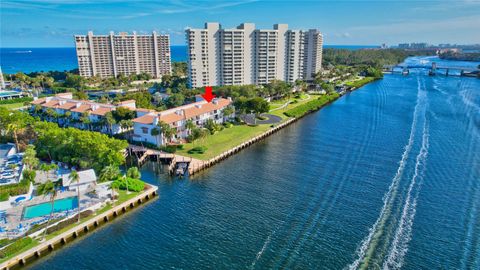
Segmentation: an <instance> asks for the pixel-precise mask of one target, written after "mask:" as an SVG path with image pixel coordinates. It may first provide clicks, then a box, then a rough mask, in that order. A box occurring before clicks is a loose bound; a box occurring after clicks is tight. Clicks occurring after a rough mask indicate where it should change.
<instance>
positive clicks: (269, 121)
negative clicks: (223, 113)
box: [241, 113, 282, 125]
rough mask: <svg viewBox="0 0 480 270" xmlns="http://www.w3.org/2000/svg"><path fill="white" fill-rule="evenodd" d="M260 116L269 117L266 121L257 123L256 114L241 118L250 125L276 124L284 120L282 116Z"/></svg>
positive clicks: (263, 114) (258, 120) (265, 114)
mask: <svg viewBox="0 0 480 270" xmlns="http://www.w3.org/2000/svg"><path fill="white" fill-rule="evenodd" d="M260 116H263V117H267V119H265V120H260V119H257V121H256V122H255V114H245V115H243V116H241V118H242V120H243V121H245V123H247V124H249V125H255V124H257V125H263V124H276V123H278V122H280V121H282V118H281V117H280V116H276V115H273V114H267V113H262V114H260Z"/></svg>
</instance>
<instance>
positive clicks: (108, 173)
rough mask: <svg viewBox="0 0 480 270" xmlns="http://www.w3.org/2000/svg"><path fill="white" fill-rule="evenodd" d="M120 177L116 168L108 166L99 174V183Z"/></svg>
mask: <svg viewBox="0 0 480 270" xmlns="http://www.w3.org/2000/svg"><path fill="white" fill-rule="evenodd" d="M119 175H120V170H119V169H118V167H117V166H114V165H109V166H106V167H105V168H103V169H102V171H101V172H100V182H106V181H113V180H115V179H116V178H117V177H118V176H119Z"/></svg>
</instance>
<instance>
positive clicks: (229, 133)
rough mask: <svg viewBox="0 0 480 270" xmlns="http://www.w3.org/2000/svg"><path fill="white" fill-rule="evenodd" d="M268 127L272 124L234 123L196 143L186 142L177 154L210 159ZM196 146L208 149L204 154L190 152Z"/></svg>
mask: <svg viewBox="0 0 480 270" xmlns="http://www.w3.org/2000/svg"><path fill="white" fill-rule="evenodd" d="M268 129H270V125H258V126H248V125H234V126H232V127H231V128H225V129H223V130H222V131H219V132H217V133H216V134H214V135H209V136H207V137H206V138H205V139H204V140H203V141H202V140H198V141H195V143H194V144H192V143H186V144H184V146H183V149H181V150H177V154H179V155H182V156H189V157H193V158H197V159H201V160H208V159H210V158H212V157H215V156H217V155H219V154H221V153H223V152H225V151H227V150H229V149H231V148H233V147H235V146H237V145H239V144H241V143H243V142H245V141H247V140H249V139H250V138H253V137H255V136H257V135H259V134H261V133H263V132H265V131H267V130H268ZM196 146H204V147H206V148H207V151H205V153H203V154H189V153H188V150H190V149H192V148H193V147H196Z"/></svg>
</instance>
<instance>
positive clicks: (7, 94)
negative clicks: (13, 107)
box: [0, 91, 21, 97]
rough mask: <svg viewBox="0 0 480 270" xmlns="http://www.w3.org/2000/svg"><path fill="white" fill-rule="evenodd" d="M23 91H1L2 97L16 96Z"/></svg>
mask: <svg viewBox="0 0 480 270" xmlns="http://www.w3.org/2000/svg"><path fill="white" fill-rule="evenodd" d="M20 94H21V92H17V91H0V97H6V96H12V95H14V96H16V95H20Z"/></svg>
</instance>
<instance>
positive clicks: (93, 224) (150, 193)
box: [0, 184, 158, 270]
mask: <svg viewBox="0 0 480 270" xmlns="http://www.w3.org/2000/svg"><path fill="white" fill-rule="evenodd" d="M146 186H147V187H148V188H147V189H145V190H144V191H143V192H142V193H140V194H138V195H137V196H135V197H133V198H131V199H129V200H127V201H125V202H123V203H121V204H120V205H117V206H115V207H113V208H112V209H109V210H108V211H106V212H104V213H101V214H99V215H96V216H94V217H92V218H90V219H88V220H85V221H84V222H82V223H80V224H78V225H76V226H75V227H73V228H71V229H69V230H67V231H65V232H62V233H60V234H59V235H57V236H54V237H53V238H51V239H48V240H46V241H44V242H42V243H38V244H37V245H35V246H33V247H31V248H29V249H27V250H25V251H23V252H21V253H19V254H18V255H15V256H13V257H12V258H10V259H7V260H6V261H4V262H2V263H1V264H0V269H2V270H8V269H11V268H17V267H23V266H25V265H27V264H29V263H31V262H33V261H35V260H37V259H39V258H41V257H43V256H45V255H47V254H49V253H51V252H52V251H53V250H55V249H57V248H61V247H63V246H64V245H66V244H67V243H69V242H70V241H73V240H75V239H77V238H79V237H81V236H84V235H87V234H89V233H90V232H92V231H94V230H95V229H96V228H98V227H101V226H102V225H105V224H108V223H110V221H111V220H112V219H115V218H116V217H118V216H121V215H123V214H125V213H128V212H130V211H132V210H134V209H136V208H137V207H139V206H141V205H143V204H144V203H145V202H149V201H151V199H154V198H156V197H158V196H157V195H158V194H157V191H158V187H157V186H154V185H151V184H146Z"/></svg>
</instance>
